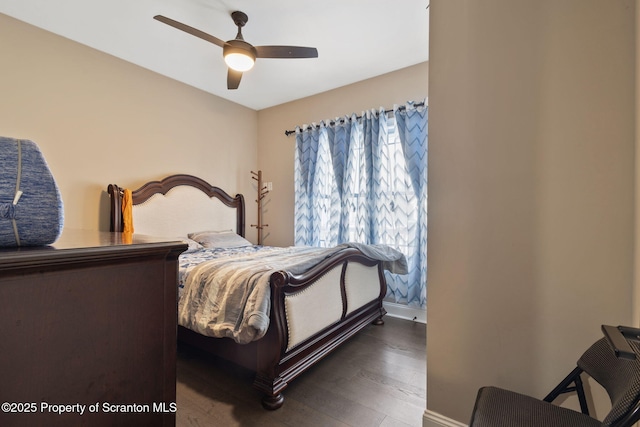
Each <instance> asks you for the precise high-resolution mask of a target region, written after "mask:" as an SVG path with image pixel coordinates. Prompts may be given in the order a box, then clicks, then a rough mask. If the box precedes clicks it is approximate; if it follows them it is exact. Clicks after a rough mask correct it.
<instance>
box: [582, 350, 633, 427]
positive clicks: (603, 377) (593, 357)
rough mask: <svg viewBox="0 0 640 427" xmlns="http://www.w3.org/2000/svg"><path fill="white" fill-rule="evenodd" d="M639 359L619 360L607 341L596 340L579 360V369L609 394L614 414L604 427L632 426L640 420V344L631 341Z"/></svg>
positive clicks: (607, 417) (612, 413)
mask: <svg viewBox="0 0 640 427" xmlns="http://www.w3.org/2000/svg"><path fill="white" fill-rule="evenodd" d="M629 345H630V346H631V348H632V349H633V350H634V351H635V353H636V358H635V360H629V359H624V358H619V357H616V355H615V353H614V351H613V350H612V348H611V346H610V345H609V343H608V341H607V339H606V338H602V339H600V340H598V341H596V342H595V343H594V344H593V345H592V346H591V347H590V348H589V349H588V350H587V351H586V352H585V353H584V354H583V355H582V357H580V359H579V360H578V366H579V367H580V368H581V369H583V370H584V371H585V372H586V373H587V374H589V375H590V376H591V377H592V378H593V379H595V380H596V381H597V382H598V383H599V384H600V385H601V386H602V387H604V389H605V390H606V391H607V393H608V395H609V398H610V399H611V411H610V412H609V413H608V414H607V416H606V417H605V419H604V420H603V422H602V424H603V425H604V426H607V427H628V426H631V425H633V424H634V423H635V422H637V421H638V420H640V343H638V341H636V340H629Z"/></svg>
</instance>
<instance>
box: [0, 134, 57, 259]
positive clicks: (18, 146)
mask: <svg viewBox="0 0 640 427" xmlns="http://www.w3.org/2000/svg"><path fill="white" fill-rule="evenodd" d="M63 223H64V211H63V204H62V198H61V197H60V191H59V190H58V186H57V185H56V182H55V180H54V178H53V175H52V174H51V171H50V170H49V166H48V165H47V162H46V161H45V159H44V156H43V155H42V152H41V151H40V148H39V147H38V146H37V145H36V144H35V143H34V142H32V141H28V140H19V139H13V138H6V137H0V247H15V246H41V245H48V244H51V243H53V242H55V241H56V240H57V238H58V237H59V236H60V233H61V231H62V226H63Z"/></svg>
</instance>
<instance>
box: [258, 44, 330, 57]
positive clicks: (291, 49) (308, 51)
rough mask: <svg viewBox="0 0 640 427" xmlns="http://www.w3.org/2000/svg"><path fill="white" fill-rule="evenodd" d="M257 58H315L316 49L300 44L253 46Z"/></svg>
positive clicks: (316, 55)
mask: <svg viewBox="0 0 640 427" xmlns="http://www.w3.org/2000/svg"><path fill="white" fill-rule="evenodd" d="M255 48H256V51H257V52H258V58H317V57H318V49H316V48H315V47H301V46H255Z"/></svg>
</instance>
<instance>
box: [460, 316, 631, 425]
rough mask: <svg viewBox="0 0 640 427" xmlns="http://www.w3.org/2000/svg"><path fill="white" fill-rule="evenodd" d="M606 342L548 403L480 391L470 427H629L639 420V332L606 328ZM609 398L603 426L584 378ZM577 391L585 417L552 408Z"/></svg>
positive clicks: (589, 354)
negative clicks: (595, 414)
mask: <svg viewBox="0 0 640 427" xmlns="http://www.w3.org/2000/svg"><path fill="white" fill-rule="evenodd" d="M602 330H603V332H604V335H605V337H604V338H601V339H600V340H598V341H596V342H595V343H594V344H593V345H592V346H591V347H590V348H589V349H588V350H587V351H586V352H585V353H584V354H583V355H582V357H580V359H579V360H578V366H577V367H576V368H575V369H574V370H573V371H572V372H571V373H570V374H569V375H568V376H567V377H566V378H565V379H564V380H563V381H562V382H561V383H560V384H558V386H557V387H556V388H555V389H553V391H551V393H549V394H548V395H547V396H546V397H545V398H544V399H543V400H539V399H536V398H533V397H530V396H526V395H523V394H520V393H515V392H513V391H508V390H504V389H501V388H497V387H482V388H481V389H480V390H479V391H478V396H477V398H476V403H475V407H474V408H473V414H472V415H471V423H470V424H469V427H592V426H593V427H604V426H606V427H630V426H632V425H633V424H635V423H636V422H637V421H639V420H640V357H639V356H638V355H640V329H636V328H630V327H625V326H618V327H614V326H602ZM583 372H584V373H586V374H587V375H589V376H591V377H592V378H593V379H594V380H596V381H597V382H598V383H599V384H600V385H601V386H603V387H604V389H605V390H606V391H607V393H608V394H609V397H610V399H611V410H610V411H609V413H608V414H607V416H606V417H605V418H604V420H602V421H599V420H597V419H595V418H592V417H590V416H589V409H588V407H587V401H586V398H585V394H584V389H583V386H582V378H581V374H582V373H583ZM570 392H576V393H577V395H578V400H579V402H580V409H581V411H582V412H577V411H573V410H571V409H567V408H563V407H560V406H557V405H554V404H552V403H551V402H552V401H553V400H555V399H556V398H557V397H558V396H560V395H561V394H564V393H570Z"/></svg>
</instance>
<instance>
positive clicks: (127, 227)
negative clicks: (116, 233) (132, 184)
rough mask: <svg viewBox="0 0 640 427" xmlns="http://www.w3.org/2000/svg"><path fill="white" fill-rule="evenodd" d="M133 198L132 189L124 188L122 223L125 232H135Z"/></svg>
mask: <svg viewBox="0 0 640 427" xmlns="http://www.w3.org/2000/svg"><path fill="white" fill-rule="evenodd" d="M132 207H133V199H132V196H131V190H129V189H126V188H125V189H124V194H123V196H122V225H123V229H122V232H123V233H129V234H133V209H132Z"/></svg>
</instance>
